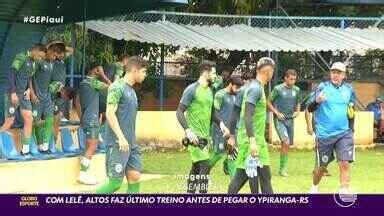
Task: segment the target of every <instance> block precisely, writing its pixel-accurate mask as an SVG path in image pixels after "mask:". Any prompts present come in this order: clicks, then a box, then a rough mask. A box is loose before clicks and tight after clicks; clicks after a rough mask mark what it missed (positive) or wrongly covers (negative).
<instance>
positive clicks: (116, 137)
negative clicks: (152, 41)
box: [96, 56, 147, 194]
mask: <svg viewBox="0 0 384 216" xmlns="http://www.w3.org/2000/svg"><path fill="white" fill-rule="evenodd" d="M146 76H147V62H146V61H144V60H143V59H142V58H140V57H137V56H132V57H130V58H129V59H128V64H127V66H125V75H124V77H123V78H121V79H118V80H116V81H115V82H114V83H113V84H112V85H111V86H110V87H109V89H108V98H107V112H106V115H107V125H106V128H105V139H104V141H105V143H106V144H107V151H106V158H105V161H106V170H107V176H108V181H107V182H106V183H105V184H104V185H103V186H101V187H100V188H98V189H97V191H96V193H104V194H105V193H113V192H115V191H117V190H119V188H120V187H121V185H122V183H123V180H124V177H125V178H126V179H127V182H128V190H127V193H129V194H132V193H138V192H139V191H140V176H141V172H142V163H141V152H140V146H139V145H138V144H137V142H136V114H137V109H138V101H137V96H136V92H135V90H134V89H133V86H134V85H135V84H140V83H142V82H143V81H144V79H145V77H146Z"/></svg>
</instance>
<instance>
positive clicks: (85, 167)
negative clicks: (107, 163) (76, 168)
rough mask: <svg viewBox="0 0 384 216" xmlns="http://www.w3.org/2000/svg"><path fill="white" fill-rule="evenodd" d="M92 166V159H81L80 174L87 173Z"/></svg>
mask: <svg viewBox="0 0 384 216" xmlns="http://www.w3.org/2000/svg"><path fill="white" fill-rule="evenodd" d="M90 165H91V159H88V158H86V157H81V159H80V172H87V171H88V169H89V166H90Z"/></svg>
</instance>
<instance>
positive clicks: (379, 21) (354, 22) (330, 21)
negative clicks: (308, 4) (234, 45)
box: [106, 11, 384, 28]
mask: <svg viewBox="0 0 384 216" xmlns="http://www.w3.org/2000/svg"><path fill="white" fill-rule="evenodd" d="M106 20H132V21H137V22H157V21H169V22H174V23H178V24H184V25H219V26H231V25H236V24H244V25H249V26H252V27H261V28H287V27H306V28H310V27H320V26H326V27H334V28H349V27H354V28H369V27H378V28H384V17H301V16H238V15H222V14H217V15H216V14H192V13H174V12H157V11H150V12H144V13H132V14H127V15H122V16H117V17H112V18H106Z"/></svg>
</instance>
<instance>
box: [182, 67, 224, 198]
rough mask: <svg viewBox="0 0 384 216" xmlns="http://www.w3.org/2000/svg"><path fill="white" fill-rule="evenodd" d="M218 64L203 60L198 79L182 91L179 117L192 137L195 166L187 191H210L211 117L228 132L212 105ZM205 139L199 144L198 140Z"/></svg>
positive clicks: (187, 134)
mask: <svg viewBox="0 0 384 216" xmlns="http://www.w3.org/2000/svg"><path fill="white" fill-rule="evenodd" d="M214 68H215V64H214V63H213V62H211V61H203V62H202V63H201V64H200V66H199V71H200V77H199V79H198V80H197V81H196V82H194V83H192V84H190V85H189V86H188V87H187V88H186V89H185V90H184V92H183V95H182V97H181V100H180V103H179V106H178V108H177V111H176V116H177V120H178V121H179V123H180V125H181V126H182V127H183V129H184V131H185V136H186V137H187V139H188V140H189V141H190V143H191V144H190V145H188V151H189V153H190V155H191V159H192V167H191V171H190V174H189V177H188V181H187V192H188V193H195V192H196V190H199V192H200V193H207V191H208V182H209V179H208V178H209V176H208V175H209V171H210V166H209V156H210V152H209V147H208V145H209V143H210V142H211V141H210V128H211V119H213V121H214V122H215V123H217V124H218V125H219V127H220V129H221V130H222V132H223V135H224V136H226V135H227V134H229V130H228V128H227V127H226V126H225V124H224V123H223V121H222V120H221V119H220V117H219V115H218V113H217V112H215V111H214V109H212V108H213V94H212V90H211V88H210V85H211V84H212V81H213V78H214V76H215V69H214ZM201 142H203V143H205V145H204V146H200V147H199V143H201Z"/></svg>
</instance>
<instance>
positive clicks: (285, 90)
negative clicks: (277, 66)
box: [268, 70, 300, 177]
mask: <svg viewBox="0 0 384 216" xmlns="http://www.w3.org/2000/svg"><path fill="white" fill-rule="evenodd" d="M296 79H297V73H296V71H295V70H287V71H286V72H285V75H284V82H283V83H282V84H280V85H277V86H275V87H274V88H273V90H272V92H271V95H270V97H269V100H268V108H269V110H271V111H272V112H273V114H274V118H273V120H274V121H273V122H274V125H275V128H276V132H277V134H278V135H279V138H280V141H281V149H280V169H279V175H281V176H283V177H286V176H288V174H287V166H288V150H289V145H293V135H294V129H295V127H294V124H293V122H294V118H296V117H297V116H298V115H299V113H300V88H299V87H297V86H296V85H295V83H296Z"/></svg>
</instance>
